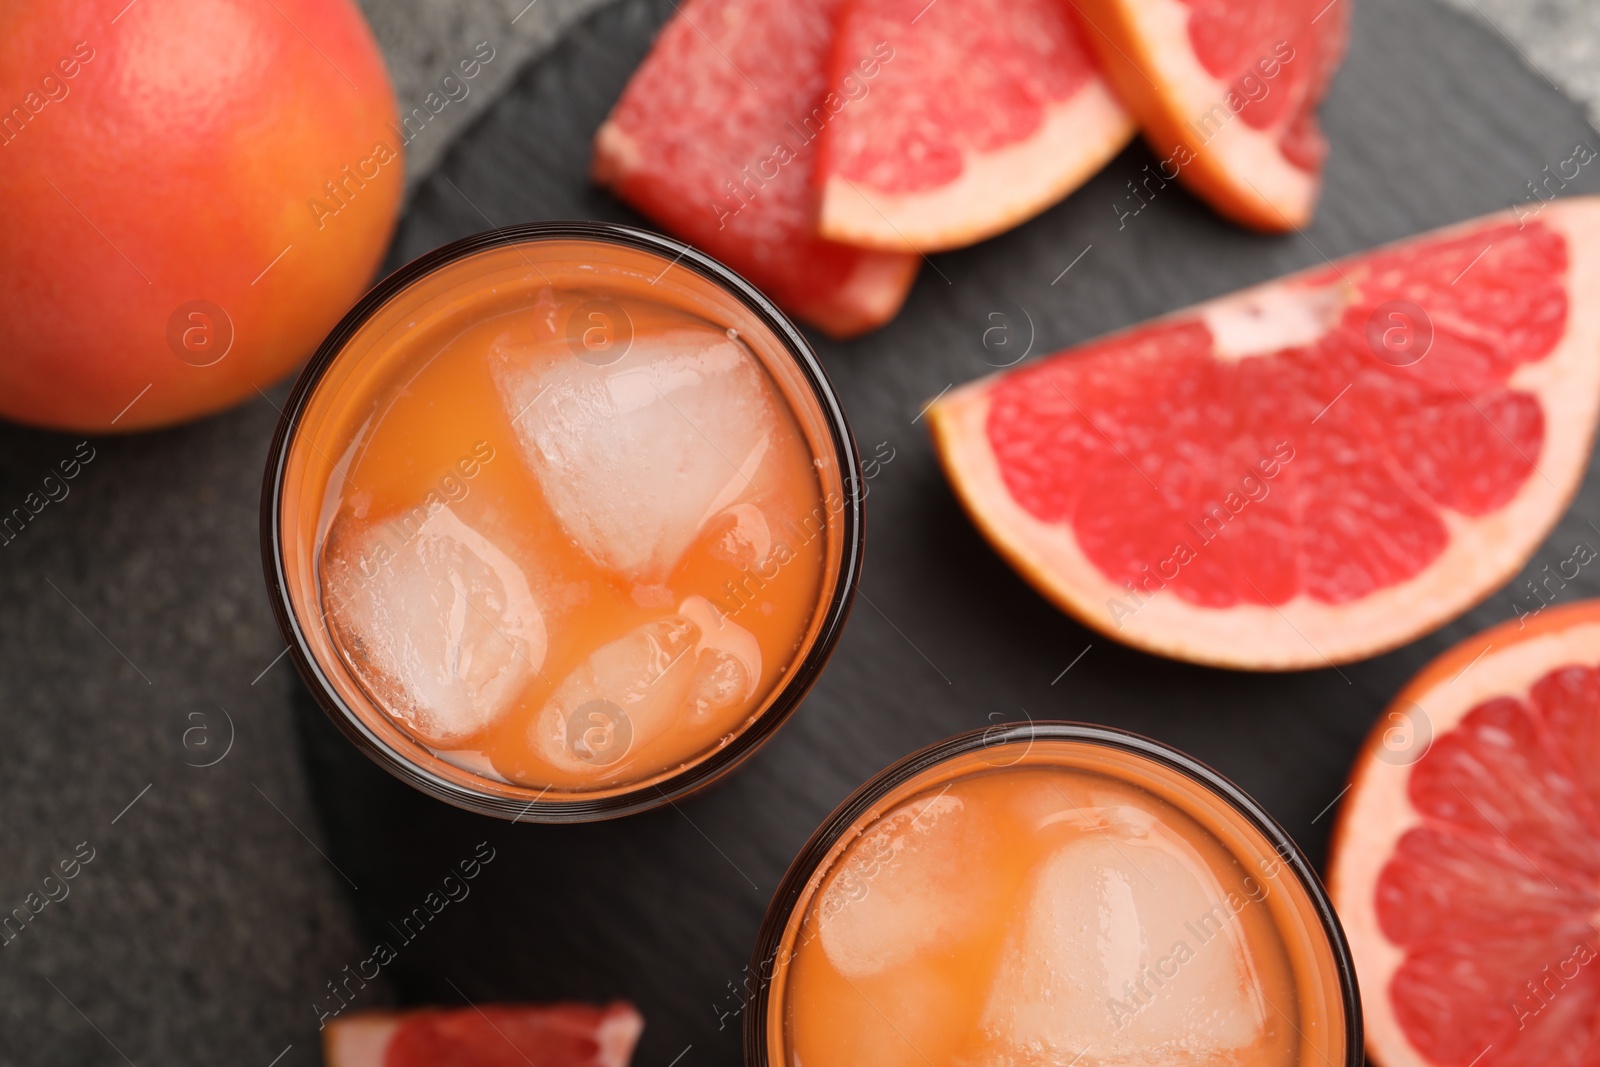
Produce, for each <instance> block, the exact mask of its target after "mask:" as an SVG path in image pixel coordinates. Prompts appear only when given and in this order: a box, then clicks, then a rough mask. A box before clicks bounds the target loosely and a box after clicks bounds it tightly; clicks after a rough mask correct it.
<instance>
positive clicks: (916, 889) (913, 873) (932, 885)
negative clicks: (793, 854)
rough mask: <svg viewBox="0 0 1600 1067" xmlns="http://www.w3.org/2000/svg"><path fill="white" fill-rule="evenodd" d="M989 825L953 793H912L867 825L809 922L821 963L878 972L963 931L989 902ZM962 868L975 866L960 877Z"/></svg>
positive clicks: (849, 972) (849, 973)
mask: <svg viewBox="0 0 1600 1067" xmlns="http://www.w3.org/2000/svg"><path fill="white" fill-rule="evenodd" d="M991 833H992V831H991V830H990V829H989V827H987V826H985V825H984V823H983V820H982V819H980V818H979V817H978V816H977V815H976V814H975V813H974V812H972V811H971V810H969V809H968V807H967V805H966V804H965V803H964V802H963V801H962V800H961V798H960V797H955V796H950V795H949V794H947V793H941V794H938V795H935V796H933V797H918V798H916V799H914V800H911V801H909V802H908V803H906V804H905V805H904V806H903V807H900V808H898V809H896V810H895V811H893V812H891V813H890V814H889V815H887V816H885V817H884V818H882V819H880V820H879V821H878V822H876V823H874V824H873V826H872V828H871V829H869V830H868V831H867V832H866V834H865V835H864V836H863V837H862V838H861V840H860V841H858V842H857V843H856V844H855V845H854V846H853V847H852V848H851V849H850V850H849V851H848V852H847V853H846V854H845V856H844V858H843V860H842V861H841V862H840V863H839V865H838V866H837V868H836V869H835V870H834V871H833V873H832V874H831V875H830V876H829V878H828V881H827V884H826V885H825V886H824V888H823V890H822V896H821V899H820V901H819V902H818V907H817V913H816V921H817V923H818V927H819V933H820V939H821V941H822V949H823V952H824V953H826V955H827V957H828V962H829V963H831V964H833V966H834V968H835V969H836V970H838V971H839V972H840V973H841V974H843V975H845V977H847V978H861V977H865V976H867V975H872V974H877V973H879V972H880V971H884V970H886V969H888V968H890V967H895V966H898V965H900V964H903V963H906V962H907V961H909V960H911V959H912V958H913V957H914V956H916V955H917V954H918V953H919V952H921V951H923V950H924V949H926V948H928V947H930V946H933V945H936V944H941V943H945V942H948V941H950V940H953V939H956V938H959V937H962V936H964V935H965V933H966V932H967V931H968V930H969V929H970V928H971V926H972V924H973V923H974V921H975V920H976V919H977V917H979V916H981V915H982V914H983V913H985V912H986V911H987V910H988V909H990V908H992V907H993V904H994V899H993V898H994V893H993V892H992V891H991V887H990V883H989V881H988V880H987V879H985V878H983V877H981V875H982V873H983V872H985V871H987V870H989V869H990V867H991V862H990V861H991V859H992V857H993V849H992V838H991V836H990V835H991ZM963 874H977V875H979V876H978V877H976V878H970V879H969V878H963V877H962V876H963Z"/></svg>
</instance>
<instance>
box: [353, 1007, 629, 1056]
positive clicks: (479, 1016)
mask: <svg viewBox="0 0 1600 1067" xmlns="http://www.w3.org/2000/svg"><path fill="white" fill-rule="evenodd" d="M643 1030H644V1020H643V1019H642V1018H640V1016H639V1013H638V1012H637V1011H635V1010H634V1009H633V1007H632V1006H631V1005H629V1004H624V1003H621V1002H617V1003H614V1004H611V1005H608V1006H607V1007H604V1008H598V1007H594V1006H591V1005H588V1004H516V1005H512V1004H485V1005H482V1006H479V1007H469V1008H459V1009H450V1010H440V1009H436V1008H423V1009H420V1010H417V1011H408V1012H388V1011H375V1012H357V1013H354V1014H351V1015H341V1016H339V1017H337V1018H335V1019H332V1020H330V1021H328V1023H327V1024H326V1025H325V1026H324V1027H323V1031H322V1050H323V1056H324V1058H325V1059H326V1061H327V1063H328V1067H442V1065H446V1064H472V1065H474V1067H524V1065H526V1064H529V1063H536V1064H538V1065H539V1067H628V1061H629V1060H630V1059H632V1057H633V1047H634V1045H635V1044H637V1043H638V1041H639V1034H640V1033H641V1032H642V1031H643Z"/></svg>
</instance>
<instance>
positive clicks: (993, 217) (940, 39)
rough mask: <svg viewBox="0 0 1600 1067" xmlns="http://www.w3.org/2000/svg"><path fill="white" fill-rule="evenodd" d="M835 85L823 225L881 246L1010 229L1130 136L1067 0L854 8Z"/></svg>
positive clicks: (836, 56) (966, 238) (855, 1)
mask: <svg viewBox="0 0 1600 1067" xmlns="http://www.w3.org/2000/svg"><path fill="white" fill-rule="evenodd" d="M831 84H833V85H835V86H837V87H838V90H839V91H838V92H837V94H836V95H835V97H834V99H833V101H832V102H833V103H835V104H836V105H837V107H838V110H837V113H836V114H834V115H833V118H832V120H831V121H830V122H829V123H828V125H827V127H826V129H825V131H824V133H823V137H822V145H823V149H822V156H821V160H820V163H819V169H818V173H817V179H818V183H819V184H820V186H821V188H822V219H821V231H822V234H823V236H825V237H829V238H832V239H833V240H836V241H844V242H847V243H850V244H857V245H863V246H866V247H869V248H882V249H889V250H918V251H923V252H931V251H935V250H940V249H947V248H958V247H960V246H962V245H968V244H972V243H973V242H975V241H980V240H982V239H983V238H985V237H990V236H992V235H994V234H997V233H1000V232H1001V231H1003V230H1007V229H1010V228H1011V227H1012V226H1015V225H1016V224H1018V223H1019V222H1022V221H1023V220H1025V219H1028V218H1031V217H1032V216H1034V215H1036V214H1038V213H1039V212H1040V211H1043V210H1044V209H1045V208H1047V207H1049V206H1050V205H1051V204H1053V203H1055V202H1056V201H1057V200H1060V199H1061V198H1062V197H1064V196H1066V195H1067V194H1068V193H1070V192H1072V190H1074V189H1076V188H1077V187H1078V186H1079V185H1082V184H1083V183H1084V182H1085V181H1087V180H1088V179H1089V178H1090V177H1092V176H1093V175H1094V174H1095V173H1096V172H1097V171H1099V170H1100V168H1101V167H1103V166H1104V165H1105V164H1106V162H1107V161H1108V160H1109V159H1110V158H1111V157H1112V156H1114V155H1116V154H1117V153H1118V152H1119V151H1121V150H1122V148H1123V147H1124V146H1125V145H1126V144H1127V143H1128V141H1129V139H1130V138H1131V137H1132V136H1133V133H1134V127H1133V120H1132V119H1131V118H1130V117H1129V115H1128V113H1127V112H1126V111H1125V110H1124V109H1123V107H1122V105H1121V104H1119V103H1118V102H1117V100H1116V98H1115V97H1114V96H1113V95H1112V93H1111V89H1110V86H1109V85H1108V84H1107V83H1106V81H1105V79H1103V78H1102V77H1101V76H1100V68H1099V62H1098V60H1097V59H1096V58H1095V55H1094V52H1093V50H1092V49H1091V48H1090V46H1089V44H1088V42H1086V41H1085V40H1084V38H1083V31H1082V29H1081V28H1080V27H1079V26H1078V24H1077V20H1076V19H1075V18H1074V16H1073V14H1072V9H1071V7H1070V6H1069V4H1068V3H1067V0H938V3H935V4H932V5H929V4H928V2H927V0H846V2H845V5H844V7H843V9H842V10H841V12H840V15H839V30H838V37H837V39H836V40H835V42H834V51H833V77H832V79H831Z"/></svg>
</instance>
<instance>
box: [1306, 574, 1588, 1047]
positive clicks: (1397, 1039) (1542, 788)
mask: <svg viewBox="0 0 1600 1067" xmlns="http://www.w3.org/2000/svg"><path fill="white" fill-rule="evenodd" d="M1430 737H1431V744H1429V739H1430ZM1329 888H1330V890H1331V892H1332V896H1333V902H1334V906H1335V907H1336V908H1337V909H1338V912H1339V917H1340V919H1341V921H1342V922H1343V924H1344V928H1345V932H1346V933H1347V934H1348V936H1349V939H1350V947H1351V950H1352V952H1353V954H1354V956H1355V962H1356V971H1357V975H1358V978H1359V980H1360V985H1361V996H1362V1004H1363V1014H1364V1016H1365V1018H1366V1033H1367V1042H1368V1048H1369V1050H1370V1052H1371V1054H1372V1057H1373V1059H1374V1060H1375V1061H1377V1062H1378V1063H1380V1064H1382V1067H1467V1065H1468V1064H1476V1065H1477V1067H1566V1065H1576V1064H1580V1063H1592V1062H1594V1060H1595V1057H1596V1054H1597V1053H1600V962H1597V960H1600V930H1597V929H1596V921H1597V918H1600V601H1593V600H1590V601H1581V602H1578V603H1574V604H1569V605H1565V606H1562V607H1551V608H1548V609H1546V610H1544V611H1543V612H1541V613H1540V614H1539V615H1537V616H1535V617H1532V618H1522V619H1514V620H1512V621H1511V622H1508V623H1505V624H1503V625H1501V626H1498V627H1495V628H1494V629H1491V630H1489V631H1487V632H1486V633H1482V634H1479V635H1478V636H1476V637H1473V638H1471V639H1469V640H1467V641H1464V642H1462V643H1461V644H1460V645H1458V646H1456V647H1455V648H1454V649H1452V650H1451V651H1449V652H1447V653H1445V655H1443V656H1441V657H1440V658H1439V659H1437V660H1435V661H1434V662H1433V663H1432V664H1430V665H1429V666H1428V667H1427V668H1426V669H1425V670H1424V671H1423V672H1422V673H1421V674H1420V675H1418V676H1417V678H1416V679H1415V680H1414V681H1412V682H1411V684H1410V685H1408V686H1407V687H1406V689H1405V690H1404V691H1403V692H1401V694H1400V695H1399V697H1397V698H1396V700H1395V702H1394V704H1393V705H1392V706H1391V708H1390V710H1389V712H1388V714H1387V715H1385V717H1384V718H1383V719H1382V720H1380V722H1379V724H1378V727H1377V728H1376V729H1375V730H1374V732H1373V735H1372V737H1371V738H1370V739H1369V740H1368V742H1367V744H1366V745H1365V747H1364V748H1363V750H1362V753H1361V755H1360V757H1359V758H1358V760H1357V762H1356V765H1355V769H1354V771H1353V772H1352V776H1351V786H1350V791H1349V794H1348V795H1347V796H1346V798H1345V800H1344V806H1343V809H1342V811H1341V812H1340V819H1339V824H1338V826H1337V828H1336V829H1335V831H1334V840H1333V851H1332V856H1331V860H1330V863H1329Z"/></svg>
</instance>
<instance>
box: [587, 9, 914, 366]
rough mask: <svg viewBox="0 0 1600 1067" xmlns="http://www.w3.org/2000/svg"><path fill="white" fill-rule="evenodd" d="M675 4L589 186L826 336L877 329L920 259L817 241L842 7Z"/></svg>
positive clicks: (606, 130) (620, 104)
mask: <svg viewBox="0 0 1600 1067" xmlns="http://www.w3.org/2000/svg"><path fill="white" fill-rule="evenodd" d="M675 6H677V9H678V10H677V14H676V15H674V16H673V18H672V19H671V21H669V22H668V23H667V25H666V26H665V27H664V28H663V29H662V31H661V34H660V36H658V37H657V38H656V42H655V45H654V47H652V49H651V50H650V54H649V55H648V56H646V57H645V60H644V62H643V63H642V64H641V65H640V66H639V69H638V70H637V71H635V72H634V75H633V78H632V80H630V81H629V82H628V86H627V88H626V89H625V90H624V91H623V94H622V98H621V99H620V100H618V101H617V104H616V107H615V108H613V109H612V112H611V115H610V117H609V118H607V119H606V121H605V123H604V124H603V125H602V126H601V127H600V130H599V132H598V133H596V134H595V142H594V146H595V147H594V162H593V167H592V173H593V175H594V177H595V179H596V180H597V181H599V182H601V183H602V184H605V185H609V186H610V187H611V188H612V189H613V190H614V191H615V192H616V193H617V195H618V196H620V197H621V198H622V199H623V200H626V201H627V202H628V203H630V204H632V205H633V206H634V207H635V208H637V209H638V210H639V211H641V212H642V213H644V214H645V215H646V216H648V217H649V218H651V219H653V220H654V221H655V222H657V223H659V224H660V225H661V226H663V227H665V228H666V229H667V230H669V231H670V232H672V233H673V234H675V235H677V236H678V237H681V238H683V239H684V240H686V241H688V242H690V243H691V244H694V245H696V246H698V247H699V248H701V249H703V250H704V251H705V252H707V253H709V254H710V255H712V256H714V257H716V258H717V259H719V260H721V261H722V262H724V263H726V264H727V265H728V266H729V267H732V268H733V269H734V270H736V271H738V272H739V273H740V274H742V275H744V277H745V278H747V279H748V280H749V281H750V282H751V283H752V284H753V285H755V286H756V287H757V288H759V289H761V290H763V291H764V292H765V293H766V294H767V295H768V296H769V297H771V298H772V299H773V300H775V301H776V302H777V303H778V304H779V305H780V306H781V307H782V308H783V309H784V310H786V311H788V312H790V313H791V314H793V315H795V316H796V317H798V318H801V319H804V320H805V321H807V322H809V323H811V324H812V325H814V326H817V327H818V328H820V329H821V330H822V331H823V332H825V333H827V334H829V335H831V336H834V337H849V336H852V335H855V334H859V333H863V332H865V331H867V330H870V329H873V328H875V327H878V326H881V325H883V324H884V323H885V322H887V321H889V319H891V318H893V317H894V315H895V313H896V312H897V311H899V310H900V305H901V304H902V303H904V302H905V298H906V294H907V293H908V292H909V291H910V289H911V283H912V282H913V281H914V280H915V278H916V273H917V267H918V266H919V263H920V261H919V259H918V257H917V256H915V255H910V254H905V253H895V252H874V251H867V250H863V249H860V248H853V247H850V246H848V245H842V244H836V243H834V242H832V241H826V240H823V239H822V238H820V237H818V236H817V235H816V228H817V207H818V204H817V201H818V196H817V192H816V189H815V187H814V186H813V184H812V172H813V170H814V169H815V166H816V158H817V146H816V140H817V138H818V136H820V130H821V127H822V126H826V125H827V123H828V120H829V119H830V117H831V113H830V111H829V106H830V98H832V99H836V96H832V94H831V87H830V86H829V84H828V57H829V54H830V51H831V48H832V44H833V22H834V16H835V13H836V9H837V7H838V0H686V2H684V3H682V4H679V5H675ZM819 124H820V125H819Z"/></svg>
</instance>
